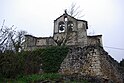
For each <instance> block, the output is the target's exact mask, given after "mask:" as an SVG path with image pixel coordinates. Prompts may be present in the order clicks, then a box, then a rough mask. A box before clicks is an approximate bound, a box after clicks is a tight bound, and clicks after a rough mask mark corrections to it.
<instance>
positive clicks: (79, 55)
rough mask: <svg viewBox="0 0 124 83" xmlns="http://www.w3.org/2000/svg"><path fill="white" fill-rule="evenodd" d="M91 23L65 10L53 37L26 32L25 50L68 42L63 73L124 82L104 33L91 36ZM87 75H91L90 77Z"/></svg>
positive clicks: (55, 22) (108, 82)
mask: <svg viewBox="0 0 124 83" xmlns="http://www.w3.org/2000/svg"><path fill="white" fill-rule="evenodd" d="M87 29H88V23H87V21H85V20H80V19H76V18H74V17H72V16H70V15H68V14H67V12H66V11H65V13H64V14H63V15H61V16H59V17H58V18H57V19H55V20H54V30H53V31H54V32H53V36H52V37H35V36H32V35H25V38H26V39H25V40H26V42H25V46H24V47H25V50H28V51H29V50H30V51H31V50H34V49H37V48H44V47H47V46H56V45H59V46H61V45H67V46H69V52H68V54H67V56H66V58H65V59H64V61H63V62H62V63H61V66H60V69H59V73H61V74H63V75H66V76H68V75H70V76H75V75H76V76H75V77H74V78H76V77H77V79H80V78H83V76H85V77H84V78H83V79H88V78H89V77H96V78H99V79H104V80H103V81H102V82H98V83H123V80H124V79H123V77H122V74H121V73H120V71H119V65H118V63H117V61H116V60H114V59H113V58H112V57H111V56H110V55H109V54H108V53H107V52H106V51H105V50H104V48H103V45H102V35H93V36H88V35H87ZM86 76H89V77H88V78H86ZM95 83H96V82H95Z"/></svg>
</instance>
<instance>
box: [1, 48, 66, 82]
mask: <svg viewBox="0 0 124 83" xmlns="http://www.w3.org/2000/svg"><path fill="white" fill-rule="evenodd" d="M67 53H68V48H67V47H66V46H51V47H47V48H44V49H37V50H34V51H23V52H20V53H14V52H12V51H6V52H4V53H0V80H2V79H5V78H6V79H15V78H16V77H18V76H26V77H27V75H32V74H38V73H39V70H40V68H41V69H42V70H43V72H44V73H55V72H58V70H59V67H60V64H61V63H62V61H63V60H64V58H65V57H66V55H67ZM41 64H42V66H41ZM50 75H51V74H50ZM50 75H49V76H50ZM37 76H38V75H37ZM37 76H36V77H37ZM53 76H54V75H52V77H53ZM52 77H51V78H52ZM33 78H35V75H34V76H33Z"/></svg>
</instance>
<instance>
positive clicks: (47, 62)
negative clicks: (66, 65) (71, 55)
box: [37, 46, 68, 73]
mask: <svg viewBox="0 0 124 83" xmlns="http://www.w3.org/2000/svg"><path fill="white" fill-rule="evenodd" d="M37 51H39V52H40V56H41V58H42V69H43V71H44V72H45V73H55V72H58V70H59V68H60V65H61V63H62V61H63V60H64V58H65V57H66V55H67V53H68V48H67V47H65V46H54V47H48V48H45V49H39V50H37ZM37 53H38V52H37Z"/></svg>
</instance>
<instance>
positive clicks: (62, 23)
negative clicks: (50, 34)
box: [58, 21, 65, 33]
mask: <svg viewBox="0 0 124 83" xmlns="http://www.w3.org/2000/svg"><path fill="white" fill-rule="evenodd" d="M58 28H59V32H60V33H61V32H65V24H64V22H63V21H61V22H59V25H58Z"/></svg>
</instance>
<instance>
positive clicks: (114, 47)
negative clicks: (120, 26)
mask: <svg viewBox="0 0 124 83" xmlns="http://www.w3.org/2000/svg"><path fill="white" fill-rule="evenodd" d="M104 47H105V48H111V49H117V50H124V48H116V47H109V46H104Z"/></svg>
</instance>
